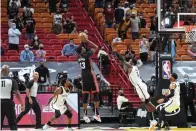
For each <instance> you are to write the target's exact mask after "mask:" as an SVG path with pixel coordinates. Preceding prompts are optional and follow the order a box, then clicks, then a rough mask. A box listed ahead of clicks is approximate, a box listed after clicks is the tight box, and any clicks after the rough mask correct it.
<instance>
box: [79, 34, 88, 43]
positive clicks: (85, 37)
mask: <svg viewBox="0 0 196 131" xmlns="http://www.w3.org/2000/svg"><path fill="white" fill-rule="evenodd" d="M78 38H79V39H80V40H81V42H86V41H87V39H88V35H87V34H86V33H84V32H81V33H80V34H79V35H78Z"/></svg>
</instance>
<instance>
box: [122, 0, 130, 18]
mask: <svg viewBox="0 0 196 131" xmlns="http://www.w3.org/2000/svg"><path fill="white" fill-rule="evenodd" d="M122 9H123V10H124V16H126V12H127V10H129V9H130V8H129V2H127V1H126V2H125V3H124V7H122Z"/></svg>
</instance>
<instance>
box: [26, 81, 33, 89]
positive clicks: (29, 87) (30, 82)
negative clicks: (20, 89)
mask: <svg viewBox="0 0 196 131" xmlns="http://www.w3.org/2000/svg"><path fill="white" fill-rule="evenodd" d="M33 83H34V82H33V81H32V80H31V81H29V82H28V84H27V88H28V89H31V87H32V86H33Z"/></svg>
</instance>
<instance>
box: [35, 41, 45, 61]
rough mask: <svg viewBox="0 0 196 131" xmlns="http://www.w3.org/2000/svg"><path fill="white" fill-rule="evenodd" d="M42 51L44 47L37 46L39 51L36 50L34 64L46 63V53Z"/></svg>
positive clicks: (41, 45)
mask: <svg viewBox="0 0 196 131" xmlns="http://www.w3.org/2000/svg"><path fill="white" fill-rule="evenodd" d="M43 49H44V46H43V44H40V45H39V50H37V51H36V52H35V54H36V59H35V61H36V62H45V61H46V58H45V57H46V51H45V50H43Z"/></svg>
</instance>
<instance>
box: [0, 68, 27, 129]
mask: <svg viewBox="0 0 196 131" xmlns="http://www.w3.org/2000/svg"><path fill="white" fill-rule="evenodd" d="M8 75H9V66H8V65H3V66H2V68H1V93H0V100H1V130H2V126H3V121H4V118H5V117H7V120H8V124H9V127H10V130H17V122H16V111H15V103H14V101H13V93H15V95H16V99H17V100H18V101H19V103H20V104H21V110H22V111H24V108H25V107H24V104H23V102H22V99H21V96H20V92H19V90H18V83H17V82H16V81H15V80H14V79H12V78H10V77H9V76H8Z"/></svg>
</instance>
